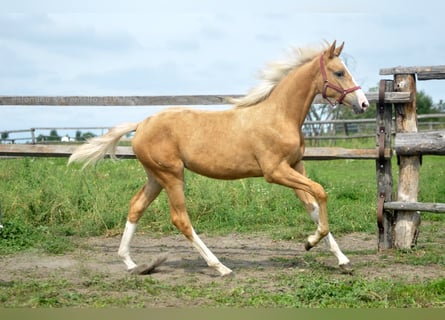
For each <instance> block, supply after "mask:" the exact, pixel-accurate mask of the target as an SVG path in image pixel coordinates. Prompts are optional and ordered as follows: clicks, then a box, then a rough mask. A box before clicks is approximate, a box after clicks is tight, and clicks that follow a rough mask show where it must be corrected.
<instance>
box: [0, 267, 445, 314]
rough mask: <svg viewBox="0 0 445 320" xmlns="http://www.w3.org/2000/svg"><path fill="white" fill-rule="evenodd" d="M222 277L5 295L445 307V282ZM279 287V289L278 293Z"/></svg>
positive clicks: (39, 299)
mask: <svg viewBox="0 0 445 320" xmlns="http://www.w3.org/2000/svg"><path fill="white" fill-rule="evenodd" d="M262 281H264V280H256V279H255V278H254V277H252V279H251V280H249V281H243V282H239V281H236V280H235V279H230V278H226V279H218V280H215V281H212V282H210V283H205V284H203V283H200V282H197V281H194V282H193V281H190V283H187V284H186V285H184V284H181V285H173V284H165V283H163V282H162V281H159V280H155V279H153V278H152V277H125V278H121V279H114V280H113V279H111V280H110V279H107V278H106V277H104V276H103V275H102V274H100V273H98V274H94V275H91V277H90V279H89V280H86V281H83V282H80V283H79V282H74V281H72V280H71V281H68V280H65V279H57V278H55V277H54V278H52V279H48V280H45V281H41V280H37V279H36V280H29V281H23V282H21V281H17V282H15V283H14V284H13V285H10V286H4V287H3V288H2V290H1V291H0V304H1V305H2V306H4V307H32V308H35V307H73V306H76V307H126V308H128V307H133V308H136V307H145V306H153V305H156V301H167V302H168V301H170V303H172V305H175V304H176V306H177V305H178V304H179V305H180V306H181V305H187V306H196V305H199V306H212V307H287V308H289V307H298V308H301V307H304V308H309V307H310V308H325V307H336V308H338V307H341V308H363V307H366V308H405V307H411V308H413V307H444V306H445V305H444V301H445V280H444V279H435V280H428V281H425V282H420V283H406V282H402V281H401V280H381V279H375V280H371V281H370V280H366V279H364V278H362V277H360V276H354V277H350V276H348V277H345V278H338V277H332V275H330V274H328V275H323V274H321V273H320V272H319V270H316V269H315V270H314V271H312V272H309V273H301V272H297V271H295V272H294V273H291V274H289V273H288V274H284V273H279V274H276V275H271V283H272V285H271V284H270V283H269V285H264V283H263V282H262ZM276 288H279V290H276Z"/></svg>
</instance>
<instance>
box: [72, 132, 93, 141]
mask: <svg viewBox="0 0 445 320" xmlns="http://www.w3.org/2000/svg"><path fill="white" fill-rule="evenodd" d="M95 136H96V135H95V134H94V133H92V132H85V133H82V131H80V130H77V131H76V141H86V140H88V139H91V138H94V137H95Z"/></svg>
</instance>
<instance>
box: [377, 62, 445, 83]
mask: <svg viewBox="0 0 445 320" xmlns="http://www.w3.org/2000/svg"><path fill="white" fill-rule="evenodd" d="M397 74H417V79H418V80H432V79H438V80H439V79H445V65H442V66H424V67H421V66H416V67H401V66H399V67H393V68H383V69H380V75H397Z"/></svg>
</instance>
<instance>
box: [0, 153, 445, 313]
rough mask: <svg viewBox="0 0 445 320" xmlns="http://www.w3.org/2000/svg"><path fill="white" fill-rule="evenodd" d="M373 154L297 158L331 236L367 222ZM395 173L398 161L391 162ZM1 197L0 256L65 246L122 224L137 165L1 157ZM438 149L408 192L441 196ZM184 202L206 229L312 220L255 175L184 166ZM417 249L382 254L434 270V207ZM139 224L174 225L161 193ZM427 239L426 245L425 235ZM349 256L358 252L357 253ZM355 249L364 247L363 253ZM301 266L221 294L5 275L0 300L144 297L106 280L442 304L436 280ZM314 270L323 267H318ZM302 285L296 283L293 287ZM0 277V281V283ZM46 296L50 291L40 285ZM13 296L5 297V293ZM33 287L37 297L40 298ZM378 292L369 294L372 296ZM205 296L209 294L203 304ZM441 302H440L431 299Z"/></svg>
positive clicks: (317, 303) (272, 229)
mask: <svg viewBox="0 0 445 320" xmlns="http://www.w3.org/2000/svg"><path fill="white" fill-rule="evenodd" d="M374 167H375V163H374V162H373V161H354V160H349V161H344V160H341V161H340V160H339V161H317V162H315V161H313V162H306V168H307V171H308V175H309V177H310V178H312V179H313V180H315V181H318V182H319V183H321V184H322V185H323V186H324V187H325V189H326V191H327V192H328V195H329V205H328V209H329V220H330V226H331V230H332V232H333V233H334V234H335V235H336V236H337V237H341V236H343V235H347V234H351V233H365V234H369V235H370V236H371V237H373V236H374V235H375V232H376V221H375V207H376V181H375V168H374ZM394 173H395V174H396V173H397V167H396V166H395V167H394ZM0 181H1V183H0V203H1V206H2V212H3V218H2V223H3V225H4V229H3V230H2V231H0V255H2V256H9V255H13V254H17V253H18V252H29V251H32V252H36V251H37V252H41V253H44V254H49V255H51V254H53V255H60V254H67V253H69V252H72V251H74V250H77V249H78V248H77V242H76V241H74V240H73V239H78V238H85V237H92V236H101V237H103V236H114V235H119V234H120V233H121V232H122V230H123V227H124V224H125V220H126V211H127V208H128V202H129V200H130V199H131V197H132V196H133V195H134V194H135V192H137V190H138V189H139V188H140V187H141V186H142V185H143V183H144V173H143V170H142V169H141V167H140V166H139V164H138V163H137V162H136V161H134V160H123V161H119V162H112V161H104V162H102V163H100V164H99V165H98V166H97V167H95V168H91V169H88V170H85V171H81V170H80V167H79V166H70V167H67V166H66V159H32V158H23V159H8V160H2V161H0ZM443 181H445V159H444V158H439V157H424V159H423V165H422V168H421V180H420V190H421V191H420V196H419V201H428V202H445V183H444V182H443ZM186 194H187V201H188V202H187V204H188V209H189V213H190V216H191V220H192V223H193V224H194V227H195V229H196V230H197V231H198V232H201V233H205V234H206V235H207V236H224V235H229V234H234V233H236V234H250V233H261V234H265V235H267V236H270V237H272V238H273V239H276V240H292V241H294V240H295V241H298V242H302V241H303V240H304V238H305V237H307V235H308V234H310V233H312V232H313V230H314V225H313V223H312V222H311V221H310V219H309V217H308V216H307V214H306V213H305V212H304V209H303V207H302V206H301V205H300V203H299V202H298V200H297V199H296V197H295V196H294V194H293V192H292V191H290V190H287V189H285V188H283V187H280V186H276V185H271V184H267V183H266V182H265V181H264V179H247V180H239V181H216V180H210V179H207V178H203V177H200V176H197V175H195V174H192V173H187V184H186ZM422 221H423V224H422V237H423V238H422V241H423V242H424V243H426V244H424V246H423V247H422V252H423V253H422V254H413V255H410V254H405V253H397V252H392V253H390V254H389V255H390V256H391V259H393V260H394V261H395V263H403V264H409V265H434V266H437V268H439V269H441V270H443V268H444V266H445V262H444V258H443V250H442V249H441V248H440V247H439V248H438V246H437V245H434V243H435V241H437V240H436V238H435V235H436V234H437V233H441V232H442V231H441V230H443V226H444V221H445V215H433V214H423V215H422ZM138 230H139V232H142V233H144V234H148V235H151V236H152V237H163V236H168V235H174V234H177V231H176V229H175V228H174V227H173V226H172V225H171V223H170V218H169V214H168V204H167V201H166V197H165V194H164V193H161V195H160V196H159V197H158V199H157V200H156V201H155V202H154V203H153V204H152V206H151V207H150V208H149V210H147V212H146V214H145V215H144V217H143V218H142V220H141V223H140V226H139V229H138ZM428 243H432V244H431V245H429V244H428ZM360 254H363V252H361V253H360ZM366 254H369V252H367V253H366ZM305 259H306V260H305V261H306V262H305V263H307V264H309V265H311V268H312V271H311V272H310V273H302V274H300V273H298V272H297V271H295V272H293V273H284V274H277V275H275V276H274V277H273V281H275V282H279V283H281V284H282V285H283V286H286V287H288V288H289V289H288V290H286V292H281V293H280V292H270V290H268V288H266V289H264V290H262V289H261V287H262V285H261V283H257V281H256V280H255V278H254V275H252V279H251V280H250V282H251V284H249V281H247V282H246V283H240V284H239V286H236V285H232V286H231V288H230V292H228V291H227V290H228V289H227V290H226V289H225V288H224V285H223V284H221V283H219V282H214V283H212V284H211V285H210V286H209V284H208V283H203V284H199V283H193V281H191V282H190V284H189V285H184V284H181V285H176V286H175V285H171V284H166V283H163V282H162V281H158V280H155V279H153V278H151V277H150V276H148V277H145V278H137V277H136V278H135V277H123V278H122V279H118V280H113V281H111V280H110V279H106V277H103V276H101V275H100V274H95V275H91V276H90V280H89V281H90V284H89V286H88V288H92V290H93V291H94V292H95V293H94V297H91V295H88V294H83V295H82V294H78V293H76V294H77V295H74V296H69V295H70V294H69V293H68V292H69V290H67V289H68V288H70V286H72V285H73V284H72V283H71V282H70V281H69V280H67V279H63V278H57V277H54V278H52V279H47V280H45V281H44V282H39V281H38V280H34V281H24V280H20V281H15V282H13V283H12V284H8V286H6V285H5V286H4V288H2V290H1V293H0V305H2V304H4V305H6V306H133V307H138V306H143V305H144V304H143V302H142V301H139V300H137V299H136V298H135V300H134V301H133V300H132V301H127V300H125V299H123V298H122V297H118V296H116V297H113V296H108V294H107V292H108V291H109V290H112V291H113V290H114V291H116V290H124V291H131V290H133V291H134V292H137V293H145V294H149V295H152V296H158V298H159V299H160V298H161V297H163V296H168V295H171V294H173V295H174V296H175V297H177V298H178V299H182V298H184V299H188V298H187V297H189V296H190V295H191V296H193V297H197V298H201V299H204V298H205V299H206V304H205V305H207V304H209V305H212V306H227V305H229V306H286V307H298V306H306V307H307V306H309V307H325V306H331V307H332V306H336V307H404V306H410V307H419V306H420V307H428V306H436V307H437V306H442V307H443V306H444V304H443V301H444V300H445V282H444V280H443V278H437V279H430V280H428V281H418V282H416V281H407V282H404V281H403V280H400V279H394V281H392V280H388V279H385V280H382V279H378V278H377V279H376V278H374V279H364V278H361V277H357V276H355V277H352V278H344V277H338V276H335V271H332V270H330V271H329V272H326V270H325V269H323V267H322V266H320V265H319V264H318V263H317V262H314V261H313V260H311V259H312V258H311V256H310V255H308V256H307V257H306V258H305ZM0 262H1V260H0ZM320 271H323V272H320ZM302 283H304V285H301V284H302ZM1 286H2V284H1V282H0V287H1ZM42 292H64V293H63V294H62V295H58V296H57V299H56V298H54V299H53V300H51V299H49V300H48V299H46V300H45V299H44V298H42ZM50 296H51V295H50ZM11 297H12V300H11ZM39 297H40V298H39ZM379 297H380V298H379ZM208 301H210V302H208ZM441 301H442V302H441Z"/></svg>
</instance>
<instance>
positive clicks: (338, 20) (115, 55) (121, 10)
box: [0, 0, 445, 131]
mask: <svg viewBox="0 0 445 320" xmlns="http://www.w3.org/2000/svg"><path fill="white" fill-rule="evenodd" d="M444 9H445V2H443V1H442V2H440V1H436V0H435V1H429V0H424V1H407V0H404V1H402V0H365V1H350V0H334V1H330V0H318V1H311V0H306V1H305V0H302V1H296V0H274V1H271V0H268V1H265V0H255V1H253V0H249V1H242V0H225V1H203V0H198V1H191V0H189V1H181V0H165V1H159V0H157V1H136V0H127V1H116V0H108V1H92V0H89V1H85V0H77V1H48V0H46V1H45V0H43V1H31V0H30V1H20V0H16V1H5V0H2V11H1V13H0V95H86V96H94V95H114V96H116V95H187V94H243V93H245V92H247V91H248V89H249V88H251V87H253V86H255V85H256V84H257V83H258V82H257V79H256V76H257V74H258V70H260V69H261V68H263V67H264V66H265V64H267V62H269V61H273V60H276V59H279V58H282V57H284V56H285V53H286V50H288V49H289V48H290V47H295V46H296V47H301V46H305V45H314V44H319V43H321V42H322V41H323V40H327V41H330V42H331V41H333V40H337V41H338V42H342V41H345V48H344V51H343V54H342V55H343V58H344V60H345V61H346V63H347V65H348V68H349V70H350V71H351V73H352V74H353V75H354V78H355V79H356V80H357V82H358V83H359V85H361V86H362V88H363V89H364V90H365V91H368V90H369V88H373V87H376V86H377V84H378V82H379V80H380V79H382V78H391V76H380V75H379V70H380V69H381V68H387V67H395V66H400V65H402V66H430V65H444V64H445V57H444V53H445V40H444V39H443V36H442V33H443V30H445V20H444V19H443V16H442V13H443V12H444ZM418 88H419V89H420V90H424V92H425V93H426V94H428V95H430V96H431V97H432V98H433V101H434V102H439V100H441V99H443V100H445V91H444V90H443V88H445V82H443V81H442V84H441V81H437V80H435V81H422V82H420V81H419V82H418ZM198 107H199V108H202V106H198ZM218 108H227V106H222V107H218ZM160 109H162V108H156V107H44V106H42V107H38V106H32V107H25V106H0V131H4V130H17V129H27V128H31V127H89V126H92V127H101V126H113V125H116V124H119V123H121V122H127V121H140V120H142V119H144V118H145V117H147V116H149V115H150V114H152V113H153V112H157V111H159V110H160Z"/></svg>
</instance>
